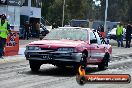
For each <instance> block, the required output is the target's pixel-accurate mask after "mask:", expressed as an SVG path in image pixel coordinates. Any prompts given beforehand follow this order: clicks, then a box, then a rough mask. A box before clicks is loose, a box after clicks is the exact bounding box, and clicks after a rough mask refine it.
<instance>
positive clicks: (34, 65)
mask: <svg viewBox="0 0 132 88" xmlns="http://www.w3.org/2000/svg"><path fill="white" fill-rule="evenodd" d="M29 64H30V68H31V71H32V72H38V71H39V69H40V66H41V64H40V63H37V62H35V61H29Z"/></svg>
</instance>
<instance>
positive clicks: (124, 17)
mask: <svg viewBox="0 0 132 88" xmlns="http://www.w3.org/2000/svg"><path fill="white" fill-rule="evenodd" d="M96 1H100V2H101V3H100V5H95V2H94V1H93V0H65V18H64V19H65V20H64V24H68V23H69V22H70V20H72V19H85V20H87V19H93V20H104V15H105V14H104V13H105V3H106V0H96ZM131 10H132V0H109V6H108V18H107V20H108V21H123V22H128V21H131V20H132V15H131V14H132V11H131ZM62 14H63V0H42V16H43V17H44V18H45V19H46V20H48V21H49V22H50V23H51V24H54V23H56V24H57V25H58V26H61V22H62Z"/></svg>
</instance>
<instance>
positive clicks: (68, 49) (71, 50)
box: [58, 48, 76, 52]
mask: <svg viewBox="0 0 132 88" xmlns="http://www.w3.org/2000/svg"><path fill="white" fill-rule="evenodd" d="M58 51H67V52H76V49H75V48H58Z"/></svg>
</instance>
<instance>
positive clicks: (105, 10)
mask: <svg viewBox="0 0 132 88" xmlns="http://www.w3.org/2000/svg"><path fill="white" fill-rule="evenodd" d="M107 9H108V0H106V8H105V23H104V32H105V33H106V25H107V24H106V22H107Z"/></svg>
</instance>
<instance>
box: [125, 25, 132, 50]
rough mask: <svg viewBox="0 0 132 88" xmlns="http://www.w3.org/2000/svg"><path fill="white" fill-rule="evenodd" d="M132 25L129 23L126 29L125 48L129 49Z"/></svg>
mask: <svg viewBox="0 0 132 88" xmlns="http://www.w3.org/2000/svg"><path fill="white" fill-rule="evenodd" d="M131 34H132V25H131V24H130V23H129V24H128V25H127V28H126V48H130V44H131Z"/></svg>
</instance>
